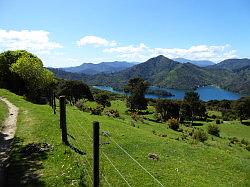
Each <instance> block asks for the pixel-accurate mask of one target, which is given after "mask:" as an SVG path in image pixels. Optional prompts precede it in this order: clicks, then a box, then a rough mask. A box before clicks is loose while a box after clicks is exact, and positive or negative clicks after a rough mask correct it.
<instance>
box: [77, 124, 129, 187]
mask: <svg viewBox="0 0 250 187" xmlns="http://www.w3.org/2000/svg"><path fill="white" fill-rule="evenodd" d="M77 121H78V124H79V126H80V127H81V123H80V122H79V120H77ZM81 129H82V130H84V132H85V133H86V135H87V136H88V137H89V138H90V140H93V138H92V137H91V136H90V135H89V134H88V133H87V131H86V130H85V129H84V128H81ZM101 153H102V154H103V155H104V156H105V157H106V159H107V160H108V161H109V162H110V163H111V165H112V166H113V168H114V169H115V170H116V171H117V172H118V174H119V175H120V176H121V177H122V179H123V180H125V182H126V183H127V184H128V185H129V186H130V184H129V183H128V182H127V180H126V179H125V177H124V176H123V175H122V174H121V172H120V171H119V170H118V169H117V168H116V167H115V165H114V164H113V163H112V161H111V160H110V159H109V158H108V156H107V154H105V153H104V151H103V150H102V151H101ZM103 177H104V179H105V178H106V177H105V176H103ZM105 180H106V179H105ZM107 183H108V184H109V182H107Z"/></svg>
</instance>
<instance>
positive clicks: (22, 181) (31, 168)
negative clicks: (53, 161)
mask: <svg viewBox="0 0 250 187" xmlns="http://www.w3.org/2000/svg"><path fill="white" fill-rule="evenodd" d="M50 149H51V146H50V145H49V144H47V143H30V144H26V145H23V140H22V139H21V138H18V137H15V138H14V140H13V144H12V151H11V153H10V158H9V164H8V166H7V168H6V172H5V185H4V186H5V187H12V186H45V184H44V182H43V181H41V179H40V178H41V176H40V174H39V170H41V169H43V168H44V167H43V165H42V161H43V160H45V159H47V158H48V153H49V151H50Z"/></svg>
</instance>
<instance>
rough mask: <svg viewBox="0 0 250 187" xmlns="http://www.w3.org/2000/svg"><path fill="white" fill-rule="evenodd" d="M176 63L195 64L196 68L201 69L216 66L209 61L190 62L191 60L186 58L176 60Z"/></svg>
mask: <svg viewBox="0 0 250 187" xmlns="http://www.w3.org/2000/svg"><path fill="white" fill-rule="evenodd" d="M173 60H174V61H177V62H180V63H188V62H189V63H191V64H194V65H196V66H200V67H206V66H211V65H214V64H215V63H214V62H212V61H209V60H189V59H185V58H174V59H173Z"/></svg>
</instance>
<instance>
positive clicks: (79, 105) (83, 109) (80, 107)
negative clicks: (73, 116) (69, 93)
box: [75, 100, 86, 111]
mask: <svg viewBox="0 0 250 187" xmlns="http://www.w3.org/2000/svg"><path fill="white" fill-rule="evenodd" d="M75 106H76V107H77V108H78V109H79V110H81V111H85V110H86V107H85V106H84V104H83V102H82V101H81V100H78V101H77V102H76V103H75Z"/></svg>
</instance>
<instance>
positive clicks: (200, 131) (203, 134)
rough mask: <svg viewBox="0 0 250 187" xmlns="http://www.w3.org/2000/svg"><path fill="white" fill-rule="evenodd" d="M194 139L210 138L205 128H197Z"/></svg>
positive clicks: (201, 140)
mask: <svg viewBox="0 0 250 187" xmlns="http://www.w3.org/2000/svg"><path fill="white" fill-rule="evenodd" d="M193 139H194V140H197V141H200V142H205V141H206V140H207V139H208V136H207V133H206V132H205V131H204V130H203V129H196V130H194V133H193Z"/></svg>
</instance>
